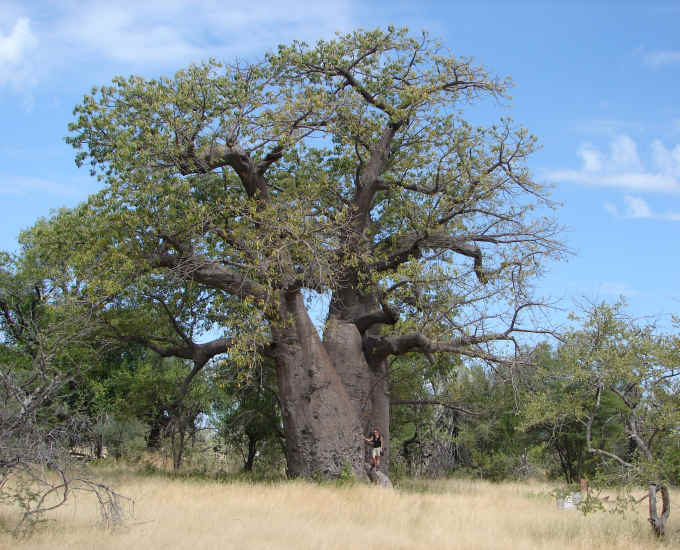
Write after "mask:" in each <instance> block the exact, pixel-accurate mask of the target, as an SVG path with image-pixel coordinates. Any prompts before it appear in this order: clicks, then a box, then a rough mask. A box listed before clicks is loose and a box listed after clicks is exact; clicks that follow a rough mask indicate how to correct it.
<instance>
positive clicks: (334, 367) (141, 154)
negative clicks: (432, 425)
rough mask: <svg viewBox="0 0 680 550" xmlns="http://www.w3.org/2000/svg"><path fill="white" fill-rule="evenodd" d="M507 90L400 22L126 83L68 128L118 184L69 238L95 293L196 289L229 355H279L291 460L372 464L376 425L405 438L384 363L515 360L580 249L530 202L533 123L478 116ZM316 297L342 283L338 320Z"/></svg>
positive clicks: (79, 110) (93, 202)
mask: <svg viewBox="0 0 680 550" xmlns="http://www.w3.org/2000/svg"><path fill="white" fill-rule="evenodd" d="M509 85H510V82H509V80H507V79H506V80H503V79H498V78H495V77H492V76H490V75H489V74H487V72H486V71H485V70H484V69H482V68H480V67H477V66H476V65H475V64H474V63H473V62H472V60H470V59H463V58H456V57H454V56H452V55H451V54H450V53H448V52H447V51H446V50H445V49H444V48H443V47H442V46H441V45H440V44H439V43H438V42H436V41H434V40H432V39H431V38H429V37H428V35H427V34H425V33H423V34H422V35H421V36H417V37H414V36H410V35H409V34H408V32H407V30H405V29H402V30H397V29H394V28H391V27H390V28H388V29H387V30H385V31H382V30H375V31H369V32H366V31H356V32H352V33H349V34H346V35H342V36H338V37H337V38H336V39H335V40H331V41H320V42H318V43H317V44H316V45H315V46H308V45H307V44H304V43H300V42H294V43H293V44H291V45H288V46H280V47H279V48H278V49H277V50H276V51H275V52H272V53H269V54H267V55H266V56H265V57H264V59H263V60H262V61H260V62H253V63H242V62H236V63H233V64H224V63H221V62H218V61H215V60H210V61H208V62H205V63H201V64H199V65H191V66H189V67H188V68H186V69H184V70H181V71H179V72H177V73H176V74H175V76H174V77H173V78H159V79H146V78H142V77H137V76H133V77H130V78H122V77H119V78H115V79H114V80H113V83H112V85H110V86H103V87H101V88H96V89H94V90H93V92H92V93H91V94H89V95H86V96H85V98H84V100H83V102H82V103H81V104H80V105H78V106H77V107H76V109H75V115H76V121H75V122H74V123H72V124H71V126H70V131H71V135H70V137H69V138H67V140H68V142H69V143H71V144H72V145H73V146H74V147H75V148H76V149H77V150H78V154H77V163H78V164H83V163H88V164H89V165H90V166H91V170H92V173H93V174H97V175H98V177H99V178H100V179H101V180H102V181H103V182H104V184H105V187H104V188H103V190H102V191H100V192H99V193H97V194H95V195H93V196H91V197H90V199H89V201H88V203H87V204H86V205H83V206H81V207H79V208H77V209H75V210H74V211H72V212H70V213H64V215H63V216H62V218H63V220H68V222H66V221H64V222H63V225H64V226H67V227H68V228H69V229H68V230H67V231H64V230H61V232H60V233H59V234H60V235H61V236H60V237H59V238H57V237H56V236H55V237H54V238H53V239H52V242H53V243H55V244H54V246H57V244H56V243H57V242H59V243H60V244H59V246H61V247H62V248H61V250H62V252H63V253H65V254H68V256H69V258H70V259H69V262H70V265H72V266H73V267H72V268H73V269H74V273H75V274H76V275H77V276H78V277H81V278H83V279H86V280H87V281H89V282H88V285H87V288H88V292H89V293H91V294H92V295H93V296H94V295H97V296H98V299H101V297H102V296H103V295H111V296H113V295H117V294H119V293H121V292H137V290H138V289H139V288H141V287H142V286H143V285H144V284H147V283H145V282H144V281H146V282H148V281H152V282H154V284H156V283H157V282H158V281H159V280H163V281H166V282H168V283H167V284H177V285H180V284H185V283H187V282H191V284H193V285H196V288H198V289H199V290H200V292H199V294H200V295H201V300H202V304H204V305H203V308H202V309H201V311H200V312H199V313H197V315H200V318H201V319H202V322H203V323H204V326H206V327H208V326H210V327H212V328H213V330H214V327H215V326H220V327H221V328H222V330H223V331H224V335H225V348H224V349H223V350H222V349H221V350H220V352H227V353H228V355H229V357H230V359H231V360H233V361H234V364H236V365H241V366H243V367H244V368H245V367H246V366H247V363H248V362H249V360H250V359H249V358H252V357H255V356H257V354H258V353H260V352H261V351H262V350H267V353H268V354H270V355H271V356H272V358H273V359H274V362H275V364H276V372H277V380H278V392H279V400H280V403H281V412H282V418H283V424H284V432H285V438H286V448H287V461H288V469H289V472H290V474H291V475H295V476H312V475H315V474H321V475H323V476H333V475H336V474H338V473H339V472H340V471H341V470H343V469H346V468H348V467H349V468H350V469H351V470H352V471H353V472H354V473H355V474H356V475H359V476H362V477H363V476H364V475H365V474H364V471H365V469H364V468H365V463H364V448H363V442H362V439H361V434H362V433H366V432H367V430H368V428H369V427H377V428H378V429H379V430H380V431H381V432H382V433H383V434H385V435H386V438H387V439H389V434H388V429H389V422H388V419H389V396H388V382H389V369H388V361H387V360H388V358H389V357H391V356H396V355H403V354H409V353H423V354H428V355H430V354H435V353H440V352H441V353H451V354H456V355H457V356H460V357H469V358H475V359H478V360H481V361H492V362H493V361H502V360H505V359H504V354H505V353H506V352H507V351H508V349H510V350H511V352H512V349H513V343H514V344H516V340H515V338H516V336H517V335H518V334H519V333H521V332H523V331H528V330H532V329H531V328H530V327H528V326H527V325H526V324H525V323H526V319H525V317H524V315H525V313H526V312H527V311H529V309H530V308H531V307H532V306H534V305H535V304H536V301H535V300H534V299H533V298H532V297H531V293H530V282H531V281H532V278H533V277H534V276H535V275H536V274H537V273H538V272H539V271H540V268H541V266H542V264H543V261H544V260H545V259H546V258H548V257H554V256H559V255H560V254H561V253H562V252H563V248H562V246H561V245H560V243H559V242H558V241H557V240H556V234H557V228H556V225H555V223H554V221H553V220H552V218H550V217H548V216H542V215H540V216H539V215H534V214H532V212H534V211H535V209H536V208H537V207H539V208H543V207H546V211H549V207H550V206H551V203H550V202H549V201H548V199H547V198H546V195H545V190H544V189H542V187H541V186H540V185H539V184H537V183H536V182H535V181H534V180H533V179H532V178H531V175H530V173H529V171H528V169H527V166H526V159H527V157H528V156H529V155H530V154H531V153H532V151H534V149H535V146H536V145H535V138H534V137H532V136H531V135H530V134H529V133H528V132H527V131H526V130H524V129H522V128H519V127H515V126H514V123H513V122H512V121H511V120H509V119H500V120H499V122H498V123H496V124H493V125H489V126H478V125H474V124H472V123H470V122H468V121H466V120H465V119H464V118H463V109H464V108H465V107H466V106H468V105H470V104H474V103H476V102H477V101H479V100H481V99H483V98H485V97H486V98H490V99H491V100H492V101H495V102H497V103H498V102H503V101H504V100H505V98H506V91H507V89H508V86H509ZM56 225H57V226H58V225H59V223H57V224H56ZM54 232H57V229H56V227H53V228H52V229H50V230H49V231H47V233H50V234H52V235H55V233H54ZM65 235H66V236H65ZM65 239H68V242H69V243H71V244H70V245H68V244H65ZM173 281H174V282H176V283H173ZM314 294H317V295H325V296H328V297H330V306H329V310H328V314H327V318H326V322H325V327H324V329H323V335H322V336H320V334H319V332H318V331H317V329H316V328H315V326H314V324H313V323H312V320H311V318H310V313H309V309H308V307H309V306H308V304H306V301H305V298H306V297H309V296H311V295H314ZM235 334H238V336H239V337H238V338H234V337H233V336H234V335H235ZM508 343H509V344H510V346H508ZM226 344H228V345H229V346H226ZM498 344H500V345H498ZM386 463H387V461H385V462H384V464H386Z"/></svg>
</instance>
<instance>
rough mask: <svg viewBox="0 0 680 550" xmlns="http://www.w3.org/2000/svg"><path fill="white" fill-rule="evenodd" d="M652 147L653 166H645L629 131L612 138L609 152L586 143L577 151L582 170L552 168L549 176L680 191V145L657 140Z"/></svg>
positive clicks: (565, 180) (651, 190)
mask: <svg viewBox="0 0 680 550" xmlns="http://www.w3.org/2000/svg"><path fill="white" fill-rule="evenodd" d="M650 149H651V155H650V166H649V167H645V165H644V164H643V162H642V160H641V159H640V155H639V154H638V148H637V144H636V143H635V141H634V140H633V139H631V138H630V137H629V136H627V135H618V136H615V137H614V138H612V139H611V141H610V144H609V151H608V152H603V151H600V150H599V149H597V148H596V147H595V146H593V145H592V144H590V143H584V144H583V145H581V146H580V147H579V149H578V151H577V152H576V154H577V155H578V156H579V157H580V159H581V169H580V170H552V171H548V172H547V173H546V174H545V177H546V179H548V180H549V181H552V182H556V183H579V184H583V185H592V186H599V187H612V188H619V189H625V190H628V191H636V192H638V193H668V194H680V145H676V146H675V147H674V148H672V149H668V148H667V147H666V146H665V145H664V144H663V143H661V141H659V140H655V141H654V142H652V145H651V148H650Z"/></svg>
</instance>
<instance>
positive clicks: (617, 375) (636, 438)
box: [527, 303, 680, 534]
mask: <svg viewBox="0 0 680 550" xmlns="http://www.w3.org/2000/svg"><path fill="white" fill-rule="evenodd" d="M586 314H587V316H586V318H585V319H583V320H582V321H581V322H582V326H581V327H579V328H577V329H574V330H573V331H571V332H569V333H568V334H567V335H566V336H565V340H564V343H563V344H561V345H560V346H559V348H558V350H557V354H556V360H555V361H554V362H552V364H551V368H550V370H547V371H545V370H544V371H542V372H541V376H542V377H543V388H544V391H542V392H538V393H537V394H534V395H533V396H532V397H533V398H532V400H531V402H530V403H529V406H528V411H527V414H528V418H529V419H531V420H533V421H538V422H541V423H549V424H552V425H553V426H555V427H556V429H559V428H560V427H561V426H563V425H564V423H569V424H571V425H574V423H577V424H578V425H579V426H580V429H581V437H582V441H584V442H585V450H586V451H587V453H589V454H590V455H591V456H592V457H593V458H595V459H597V474H598V476H599V477H600V480H601V481H604V482H605V483H618V484H621V483H625V484H629V485H635V484H637V485H639V484H641V483H652V489H650V495H649V496H650V522H651V523H652V526H653V528H654V530H655V531H656V532H657V534H662V533H663V532H664V530H665V525H666V520H667V518H668V513H669V512H670V504H669V502H670V494H669V484H670V483H677V481H678V479H680V478H679V477H678V474H679V471H678V468H677V464H678V460H677V455H678V449H677V444H676V442H677V429H678V425H679V422H680V402H679V401H678V400H679V399H680V392H679V391H678V390H680V385H679V384H678V381H679V379H680V371H679V370H678V363H677V358H678V357H677V340H676V339H675V338H670V337H668V336H665V335H660V334H659V333H658V332H657V331H656V329H655V327H654V326H651V325H648V326H644V325H640V324H638V323H635V322H634V321H633V320H632V319H630V318H629V317H627V316H626V315H625V313H624V312H623V304H622V303H617V304H615V305H613V306H612V305H608V304H605V303H603V304H600V305H597V306H593V307H591V308H590V309H589V310H588V311H587V313H586ZM674 457H675V458H674ZM657 486H658V487H661V493H662V495H663V500H664V504H663V508H664V512H665V513H662V516H661V517H659V516H658V515H657V512H656V487H657Z"/></svg>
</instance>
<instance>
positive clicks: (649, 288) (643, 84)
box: [0, 0, 680, 319]
mask: <svg viewBox="0 0 680 550" xmlns="http://www.w3.org/2000/svg"><path fill="white" fill-rule="evenodd" d="M110 4H111V5H109V2H99V1H80V2H77V1H43V2H39V1H31V0H23V1H17V2H14V1H12V0H0V120H1V121H2V132H0V204H1V205H2V208H1V210H0V211H1V213H2V230H1V231H0V249H4V250H14V249H16V238H17V235H18V233H19V231H20V230H21V229H23V228H26V227H29V226H30V225H32V223H33V222H34V221H35V220H36V219H37V218H38V217H40V216H46V215H49V213H50V211H51V210H52V209H55V208H58V207H60V206H73V205H75V204H77V203H78V202H79V201H81V200H83V199H85V197H86V196H87V195H88V193H91V192H92V191H94V190H95V189H96V188H97V184H96V182H95V181H94V180H92V179H91V178H90V177H89V175H88V173H87V170H85V169H80V170H79V169H77V168H76V167H75V165H74V162H73V151H72V150H71V149H70V148H69V147H68V146H67V145H66V144H65V143H64V141H63V137H64V136H65V135H66V133H67V131H66V125H67V124H68V122H69V121H70V120H71V119H72V114H71V113H72V109H73V106H74V105H75V104H76V103H78V102H79V101H80V98H81V97H82V95H83V94H84V93H86V92H88V91H89V89H90V88H91V86H93V85H101V84H105V83H107V82H109V81H110V80H111V78H112V77H113V76H114V75H116V74H123V75H127V74H131V73H136V74H141V75H144V76H148V77H155V76H158V75H161V74H172V73H173V72H174V71H175V70H177V69H179V68H181V67H183V66H185V65H186V64H188V63H190V62H192V61H200V60H201V59H206V58H208V57H217V58H224V59H228V60H229V59H233V58H234V57H236V56H238V57H241V58H256V57H259V56H261V55H262V54H263V53H264V52H265V51H266V50H268V49H270V48H273V47H275V46H276V45H277V44H279V43H285V42H289V41H291V40H293V39H302V40H306V41H315V40H316V39H319V38H332V36H333V33H334V32H335V31H349V30H351V29H354V28H357V27H363V28H374V27H377V26H381V27H385V26H387V25H388V24H394V25H397V26H402V25H405V26H408V27H409V28H410V29H411V30H412V31H414V32H419V31H420V30H422V29H427V30H428V31H429V32H430V33H431V34H432V35H433V36H436V37H439V38H441V39H442V42H443V43H444V44H445V45H446V46H447V47H448V48H449V49H450V50H451V51H452V52H453V53H454V54H455V55H461V56H472V57H473V58H474V59H475V61H477V62H478V63H480V64H482V65H484V66H485V67H487V69H488V70H489V71H490V72H492V73H495V74H498V75H501V76H505V75H510V76H511V77H512V78H513V80H514V81H515V87H514V88H513V90H512V96H513V99H512V101H511V102H510V104H509V105H508V106H499V105H495V104H490V105H488V106H485V107H484V108H483V109H481V110H477V111H476V112H475V113H471V116H484V117H488V116H489V115H493V116H494V117H499V116H507V115H510V116H512V118H514V119H515V120H516V121H517V122H519V123H521V124H522V125H524V126H525V127H527V128H528V129H529V130H530V131H531V132H532V133H534V134H535V135H536V136H537V137H538V139H539V141H540V143H541V144H542V149H541V150H540V151H539V152H538V153H537V154H535V155H534V157H533V158H532V160H531V161H530V168H531V170H532V171H533V173H534V175H535V177H536V178H537V179H538V180H539V181H542V182H546V183H550V184H553V185H554V186H555V187H554V190H553V193H552V197H553V198H554V199H555V200H557V201H559V202H561V203H562V204H563V206H562V207H561V208H560V209H559V211H558V218H559V220H560V222H561V224H562V225H564V226H566V228H567V229H566V231H565V233H564V240H565V242H566V243H567V245H568V246H569V247H570V248H571V249H572V250H573V251H574V252H575V255H574V256H573V257H571V258H570V259H569V260H568V261H567V262H565V263H560V264H553V265H550V266H548V272H547V274H546V276H545V277H544V278H543V279H542V280H541V281H540V282H539V284H538V288H539V292H540V293H541V294H543V295H546V296H551V297H553V298H558V299H561V302H560V303H561V306H562V307H563V308H565V309H571V308H573V307H574V306H573V301H572V300H573V299H578V298H581V297H585V298H587V299H590V300H603V299H606V300H614V299H616V297H617V296H619V295H624V296H626V298H627V300H628V302H629V304H630V308H631V311H632V312H633V313H634V314H635V315H639V316H642V315H665V316H666V317H665V319H668V315H669V314H679V313H680V285H679V284H678V280H679V277H678V274H679V273H680V254H679V252H680V245H679V244H678V242H679V241H678V236H680V231H679V230H680V103H679V102H678V90H679V89H680V35H679V34H678V32H677V29H678V27H680V3H678V2H661V1H658V2H656V1H654V0H650V1H646V2H644V1H639V2H627V1H626V0H618V1H614V0H611V1H609V2H604V1H600V2H598V1H590V2H576V1H571V2H569V1H564V2H560V3H557V2H547V1H541V2H539V1H507V2H501V1H496V2H491V1H488V2H483V1H476V2H472V1H469V2H453V1H450V2H429V1H426V0H421V1H419V2H396V1H392V2H381V1H380V2H370V1H366V0H364V1H362V2H359V1H336V2H332V3H328V4H327V5H324V4H322V3H321V2H309V3H307V2H284V1H278V2H277V1H259V0H250V1H249V2H239V3H236V2H229V1H195V2H188V1H184V2H182V1H172V0H163V1H142V2H140V1H137V2H123V1H119V2H110Z"/></svg>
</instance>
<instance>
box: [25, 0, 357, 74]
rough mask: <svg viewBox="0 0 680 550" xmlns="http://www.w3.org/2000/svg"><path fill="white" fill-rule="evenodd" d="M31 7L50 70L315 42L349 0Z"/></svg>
mask: <svg viewBox="0 0 680 550" xmlns="http://www.w3.org/2000/svg"><path fill="white" fill-rule="evenodd" d="M52 7H53V9H52V10H51V11H50V13H49V15H48V16H46V14H45V13H44V11H45V10H44V9H43V10H41V11H40V12H38V9H37V8H36V7H35V6H33V5H32V4H31V3H26V5H25V10H31V9H32V10H34V11H35V14H36V17H35V20H36V25H38V27H37V29H38V34H39V35H40V37H41V45H42V46H43V48H42V53H43V54H44V57H45V59H46V60H48V61H47V64H49V65H51V67H52V70H55V68H57V67H58V66H59V65H63V66H67V65H68V63H69V62H70V61H74V60H78V62H81V63H82V62H83V60H84V59H89V58H93V57H94V58H97V59H98V60H99V61H100V63H107V62H115V63H122V64H126V65H131V67H130V68H129V69H127V70H136V69H135V67H138V66H140V65H142V64H144V65H145V66H148V65H149V64H150V65H152V66H153V67H154V68H162V67H171V68H173V69H176V68H178V67H180V66H182V65H184V64H186V63H188V62H189V61H200V60H202V59H206V58H208V57H218V58H220V57H225V58H232V57H234V56H237V55H240V56H251V55H257V56H261V55H262V54H263V53H264V52H265V51H266V50H268V49H272V48H274V47H276V45H277V44H279V43H282V42H290V41H292V40H294V39H298V40H308V41H316V40H317V39H319V38H331V37H332V36H333V33H334V32H335V31H345V30H349V29H351V28H352V27H353V26H354V25H353V24H352V23H351V18H350V13H351V12H352V11H353V10H352V8H351V4H350V0H339V1H336V2H333V3H331V4H326V3H311V2H309V3H307V2H297V3H290V2H280V1H277V0H251V1H249V2H247V3H244V4H241V5H239V4H236V3H233V2H227V3H225V2H222V1H218V0H197V1H193V2H186V1H181V0H147V1H144V2H140V1H138V0H137V1H130V0H122V1H118V2H110V1H108V0H107V1H102V0H93V1H89V2H82V1H80V0H70V1H69V0H67V1H64V2H61V3H59V4H58V7H57V5H56V4H53V5H52Z"/></svg>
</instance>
